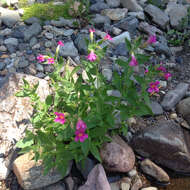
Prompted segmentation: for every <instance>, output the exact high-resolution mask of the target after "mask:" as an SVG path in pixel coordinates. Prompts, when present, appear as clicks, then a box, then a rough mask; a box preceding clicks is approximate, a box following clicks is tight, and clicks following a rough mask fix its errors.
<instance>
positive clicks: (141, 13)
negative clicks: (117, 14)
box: [128, 11, 145, 20]
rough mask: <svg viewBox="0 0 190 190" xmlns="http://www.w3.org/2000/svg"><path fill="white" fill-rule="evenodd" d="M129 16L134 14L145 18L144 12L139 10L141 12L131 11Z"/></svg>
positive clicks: (142, 18) (141, 18) (139, 17)
mask: <svg viewBox="0 0 190 190" xmlns="http://www.w3.org/2000/svg"><path fill="white" fill-rule="evenodd" d="M128 16H134V17H136V18H138V19H140V20H145V16H144V12H142V11H139V12H129V13H128Z"/></svg>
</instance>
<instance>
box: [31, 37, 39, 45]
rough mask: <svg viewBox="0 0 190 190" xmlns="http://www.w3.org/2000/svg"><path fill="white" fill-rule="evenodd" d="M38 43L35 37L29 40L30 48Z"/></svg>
mask: <svg viewBox="0 0 190 190" xmlns="http://www.w3.org/2000/svg"><path fill="white" fill-rule="evenodd" d="M37 43H38V40H37V38H36V37H32V38H31V39H30V47H33V46H34V45H36V44H37Z"/></svg>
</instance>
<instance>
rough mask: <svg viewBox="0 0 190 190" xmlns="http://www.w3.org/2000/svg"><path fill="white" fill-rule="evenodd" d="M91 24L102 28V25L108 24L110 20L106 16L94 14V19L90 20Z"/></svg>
mask: <svg viewBox="0 0 190 190" xmlns="http://www.w3.org/2000/svg"><path fill="white" fill-rule="evenodd" d="M92 22H93V23H94V24H95V25H96V26H102V25H104V24H110V22H111V21H110V18H109V17H108V16H103V15H101V14H95V15H94V17H93V18H92Z"/></svg>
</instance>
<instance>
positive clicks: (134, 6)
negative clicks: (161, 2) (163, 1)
mask: <svg viewBox="0 0 190 190" xmlns="http://www.w3.org/2000/svg"><path fill="white" fill-rule="evenodd" d="M121 5H122V6H123V7H125V8H127V9H128V10H129V11H134V12H138V11H143V8H142V7H141V6H140V5H139V4H138V3H137V1H136V0H121Z"/></svg>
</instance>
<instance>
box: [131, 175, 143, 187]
mask: <svg viewBox="0 0 190 190" xmlns="http://www.w3.org/2000/svg"><path fill="white" fill-rule="evenodd" d="M142 186H143V184H142V181H141V178H140V177H139V176H138V175H136V176H135V177H134V178H133V180H132V186H131V189H130V190H139V189H140V188H141V187H142Z"/></svg>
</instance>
